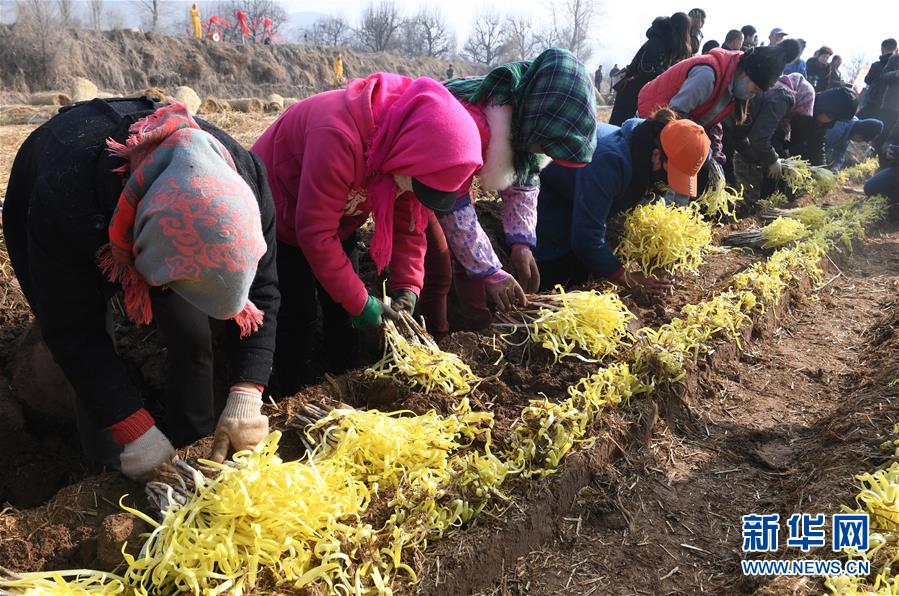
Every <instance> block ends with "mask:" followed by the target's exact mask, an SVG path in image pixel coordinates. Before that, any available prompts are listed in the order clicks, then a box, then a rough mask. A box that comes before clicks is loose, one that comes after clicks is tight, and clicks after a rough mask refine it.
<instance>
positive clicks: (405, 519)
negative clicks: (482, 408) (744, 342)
mask: <svg viewBox="0 0 899 596" xmlns="http://www.w3.org/2000/svg"><path fill="white" fill-rule="evenodd" d="M883 205H884V202H883V200H882V199H867V200H865V201H861V202H859V203H858V204H856V205H852V206H848V207H845V208H841V209H839V210H835V212H836V213H835V214H834V215H833V217H832V218H830V219H828V220H827V221H826V222H825V224H824V225H822V226H821V227H820V228H818V229H817V230H815V231H814V233H813V234H812V235H811V237H810V238H809V239H807V240H803V241H800V242H798V243H796V244H795V245H793V246H791V247H789V248H784V249H780V250H777V251H775V252H774V253H773V254H771V256H770V257H769V258H768V259H767V261H765V262H763V263H757V264H756V265H753V266H752V267H750V268H748V269H747V270H745V271H744V272H742V273H740V274H738V275H736V276H735V277H734V280H733V284H732V286H731V288H729V289H727V290H725V291H723V292H720V293H718V294H716V295H714V296H713V297H711V298H710V299H708V300H705V301H703V302H700V303H697V304H694V305H688V306H686V307H684V308H683V309H682V311H681V314H680V316H679V317H676V318H674V319H673V320H672V321H671V323H669V324H666V325H662V326H661V327H659V328H658V329H642V330H640V332H639V334H638V337H637V338H636V341H635V343H634V345H633V347H632V350H633V351H632V353H631V354H630V355H631V356H632V357H633V358H632V362H631V364H628V363H625V362H619V363H614V364H611V365H609V366H607V367H604V368H600V369H599V370H597V371H596V372H595V373H594V374H591V375H590V376H589V377H587V378H584V379H582V380H581V381H580V382H579V383H577V384H575V385H574V386H572V387H570V388H569V390H568V397H567V399H565V400H564V401H562V402H561V403H553V402H551V401H549V400H548V399H543V400H533V401H531V402H530V404H529V405H528V406H527V407H526V408H525V409H524V410H523V411H522V413H521V416H520V418H519V420H518V422H517V423H516V424H515V425H514V426H513V429H512V432H511V434H510V436H509V437H508V438H507V439H506V440H505V441H504V444H503V446H502V449H500V450H499V451H500V453H499V454H498V455H497V454H494V453H493V452H492V450H491V445H492V441H491V431H492V424H493V417H492V414H490V413H486V412H474V411H472V410H471V407H470V404H469V403H468V400H467V399H465V398H463V399H460V400H459V401H458V403H456V405H455V406H454V408H453V411H452V413H451V414H449V415H440V414H436V413H434V412H430V413H427V414H424V415H418V416H416V415H411V414H408V413H399V412H398V413H381V412H376V411H358V410H354V409H351V408H341V409H338V410H335V411H333V412H330V413H328V414H327V415H326V416H325V417H324V418H323V419H321V420H319V421H317V422H315V423H314V424H312V425H311V426H310V427H308V428H307V432H306V436H307V437H308V439H309V441H310V442H311V443H312V445H313V446H314V449H313V451H312V453H311V455H310V456H309V457H306V458H303V459H301V460H297V461H283V460H282V459H281V458H280V457H279V456H278V455H277V446H278V440H279V438H280V434H279V433H277V432H275V433H273V434H272V435H270V436H269V437H268V438H267V439H266V440H265V441H263V442H262V443H261V444H260V445H259V446H257V448H256V449H254V450H253V451H245V452H240V453H238V454H235V456H234V458H233V461H231V462H228V463H226V464H212V463H211V462H203V463H204V464H205V465H207V466H213V467H214V468H215V471H216V472H217V473H216V474H215V475H214V476H212V477H209V478H207V477H201V476H200V475H199V472H198V473H197V474H198V476H197V477H196V479H195V481H194V482H193V487H192V488H191V489H190V494H189V495H188V496H189V498H188V499H187V500H186V502H185V503H184V504H180V503H178V502H175V501H172V502H171V503H170V505H169V506H168V507H167V508H166V509H165V510H164V511H163V512H162V513H163V517H162V520H161V521H156V520H154V519H152V518H150V517H148V516H146V515H145V514H143V513H141V512H138V511H135V510H133V509H130V508H126V509H127V510H128V511H131V512H132V513H133V514H134V515H136V516H138V517H141V518H142V519H144V520H145V521H146V522H147V523H148V524H150V526H151V528H152V531H151V533H150V535H149V536H148V537H147V539H146V541H145V543H144V544H143V547H142V549H141V551H140V554H139V555H138V556H137V557H132V556H130V555H125V570H124V572H123V573H122V575H120V576H119V575H113V574H108V573H102V572H95V571H89V570H73V571H66V572H47V573H41V574H18V575H12V576H8V577H6V578H3V579H0V590H12V591H15V592H17V593H18V592H27V593H53V592H56V591H58V592H59V593H78V591H79V590H80V591H81V593H109V594H112V593H134V594H160V593H175V592H189V593H196V594H200V593H208V594H221V593H229V594H241V593H244V592H247V591H251V590H258V589H260V588H265V587H267V585H268V584H267V583H266V584H265V585H262V584H263V580H264V582H273V583H274V584H276V585H280V586H285V587H288V586H289V587H291V588H294V589H302V588H308V589H312V590H319V591H322V592H327V593H334V592H339V593H345V594H368V593H380V594H389V593H391V591H392V589H393V588H394V587H395V586H396V585H397V584H398V583H404V582H414V581H415V580H416V576H415V572H414V569H413V568H412V566H411V565H410V562H409V561H410V560H411V557H412V556H413V553H414V552H416V550H417V549H420V548H424V546H425V545H426V544H427V541H428V540H429V539H433V538H437V537H440V536H442V535H443V534H444V533H445V532H446V531H447V530H449V529H451V528H454V527H458V526H460V525H461V524H464V523H465V522H466V521H468V520H470V519H471V518H472V517H473V516H474V515H476V514H477V513H478V512H479V511H481V510H482V509H483V508H484V507H485V506H486V505H487V504H488V503H489V502H490V500H491V499H493V498H500V499H504V498H505V497H504V496H503V495H502V494H501V493H500V492H499V488H500V487H501V485H502V484H503V482H504V481H505V479H506V478H507V476H509V475H511V474H519V475H521V476H524V477H532V476H544V475H546V474H550V473H552V472H553V471H554V470H555V469H557V467H558V466H559V464H560V463H561V461H562V460H563V459H564V457H565V456H566V454H567V453H569V452H570V451H571V449H572V448H573V447H574V446H575V445H577V443H578V442H581V441H585V440H588V433H589V429H590V426H591V424H592V423H593V422H594V421H595V420H596V417H597V416H599V415H600V414H601V413H602V412H603V411H604V410H605V409H606V408H609V407H613V406H617V405H620V404H623V403H625V402H626V401H627V400H628V399H629V398H630V397H632V396H634V395H637V394H640V393H645V392H649V391H651V390H652V389H653V387H654V386H655V385H656V384H657V383H662V382H669V381H673V380H676V379H678V378H680V377H682V376H683V374H684V373H683V371H684V366H685V363H686V362H687V361H688V359H690V358H691V357H693V356H695V355H697V354H701V353H704V352H705V351H707V350H708V348H709V346H710V344H711V342H712V341H713V340H715V339H718V338H729V339H732V340H735V341H737V342H739V341H740V338H741V334H742V332H743V330H744V329H745V328H746V327H747V326H748V325H749V324H750V321H751V315H752V314H753V313H758V312H761V311H763V310H764V309H765V308H766V307H768V306H770V305H771V304H774V303H776V301H777V300H778V299H779V298H780V296H781V294H782V292H783V290H784V289H785V287H786V285H787V284H788V283H789V282H790V281H792V280H795V279H797V278H799V277H800V276H803V275H809V276H811V277H812V278H813V279H815V280H820V276H821V271H820V269H819V262H820V260H821V258H822V257H823V255H824V251H825V250H826V248H825V247H826V242H827V241H828V239H829V238H830V236H829V234H830V233H832V232H833V231H834V230H836V229H838V228H832V229H830V230H829V229H828V227H827V224H831V223H834V224H841V225H842V224H845V225H851V226H862V227H863V226H864V225H867V223H870V222H872V221H873V220H874V219H875V218H876V217H878V214H882V210H883ZM666 209H667V208H666ZM558 300H559V301H560V304H561V300H562V298H561V297H560V298H558ZM569 304H570V302H569ZM608 304H617V303H613V302H608ZM625 319H626V317H625ZM602 320H605V319H602ZM624 322H625V323H626V320H625V321H624ZM623 337H624V336H623V335H622V338H623ZM578 349H582V348H581V347H578ZM860 481H861V482H862V483H863V487H862V488H863V490H862V492H861V493H860V495H859V499H858V503H859V506H860V507H861V508H864V509H865V510H869V511H871V512H874V513H876V514H877V515H878V516H880V517H881V518H883V519H884V524H885V525H884V526H881V527H879V529H880V531H881V532H882V534H883V536H885V539H884V540H883V541H882V542H883V543H884V544H886V543H889V544H890V545H891V546H890V548H894V546H895V545H894V542H895V541H894V540H893V539H892V538H891V536H893V535H894V534H890V535H888V534H887V533H886V532H887V530H889V531H890V532H893V531H894V530H896V529H897V524H899V507H897V500H899V464H894V466H891V467H890V468H889V469H887V470H884V471H881V472H876V473H874V474H871V475H866V476H863V477H860ZM375 495H386V496H387V497H388V498H389V499H390V501H389V503H388V508H389V509H388V512H387V514H386V515H385V516H384V518H386V522H383V519H382V520H381V521H382V522H383V523H379V524H377V525H376V526H374V525H372V523H369V522H368V521H366V513H367V511H368V508H369V505H370V503H371V499H372V498H373V496H375ZM872 542H875V540H874V538H872ZM878 544H879V543H878ZM883 548H886V547H883ZM870 554H871V553H869V555H870ZM839 581H842V580H839ZM892 582H893V580H892V575H889V576H888V575H887V574H882V582H881V584H880V586H887V587H889V588H891V589H892V588H893V587H894V584H893V583H892ZM29 590H31V592H28V591H29Z"/></svg>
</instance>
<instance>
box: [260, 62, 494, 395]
mask: <svg viewBox="0 0 899 596" xmlns="http://www.w3.org/2000/svg"><path fill="white" fill-rule="evenodd" d="M253 152H254V153H256V154H257V155H258V156H259V157H260V158H262V161H263V162H265V164H266V168H267V170H268V172H269V176H270V179H271V186H272V194H273V196H274V198H275V205H276V208H277V214H278V215H277V219H278V277H279V279H280V282H281V292H282V297H283V302H282V308H281V311H280V314H279V321H278V342H277V343H278V350H277V353H276V355H275V369H276V370H275V372H276V379H277V380H278V381H279V382H280V391H281V392H283V393H294V392H296V390H297V388H298V387H299V385H300V383H302V382H307V381H310V380H311V378H310V377H311V374H310V371H309V370H308V367H306V366H305V360H306V359H307V358H308V357H309V356H310V354H311V350H312V349H313V348H314V347H315V346H314V344H315V339H314V332H315V327H316V323H317V320H318V313H317V310H318V308H319V306H320V307H321V309H322V312H323V315H324V317H323V321H322V323H323V325H322V326H323V335H324V344H325V357H326V358H327V359H328V360H329V361H330V365H331V368H330V369H329V370H332V371H339V370H341V369H346V368H349V367H351V366H354V365H356V364H357V360H358V353H359V336H358V333H357V332H356V331H355V329H354V326H355V327H357V328H366V327H367V328H376V327H378V326H379V325H380V324H381V317H382V315H387V316H391V315H392V314H393V313H392V312H391V311H390V309H389V308H388V307H386V306H385V305H384V303H383V302H381V300H380V299H378V298H376V297H375V296H376V295H380V294H381V290H380V288H373V289H372V290H373V294H375V295H370V294H369V291H368V290H367V289H366V286H365V284H364V283H363V281H362V280H361V279H360V278H359V275H357V273H356V271H355V269H357V264H356V263H357V258H356V230H357V229H358V228H359V227H360V226H362V225H363V224H364V223H365V222H366V221H367V220H368V218H369V216H371V218H372V220H373V222H374V233H373V235H372V237H371V243H370V244H371V256H372V258H373V260H374V263H375V266H376V268H377V271H378V272H379V273H380V272H381V271H382V270H383V269H384V268H385V267H387V266H388V265H389V266H390V280H389V281H390V292H391V295H392V296H393V299H394V300H393V306H394V307H395V308H398V309H404V310H407V311H409V312H411V311H412V310H413V309H414V308H415V303H416V301H417V299H418V294H419V292H420V291H421V286H422V281H423V278H424V256H425V248H426V246H427V243H426V240H425V227H426V225H427V222H428V215H429V213H430V210H432V209H435V210H446V209H449V208H451V207H452V205H453V202H454V201H455V198H456V196H457V195H458V194H459V193H464V192H466V191H467V189H468V185H469V183H470V181H471V177H472V175H473V174H474V173H475V171H476V170H477V169H478V168H480V167H481V139H480V136H479V135H478V128H477V126H476V125H475V123H474V121H473V120H472V119H471V116H470V115H469V114H468V112H467V111H466V110H465V108H463V107H462V104H460V103H459V102H457V101H456V100H455V99H454V98H453V96H452V95H451V94H450V92H449V91H447V90H446V88H444V87H443V86H442V85H441V84H440V83H438V82H436V81H433V80H431V79H427V78H420V79H417V80H413V79H410V78H408V77H402V76H399V75H395V74H387V73H376V74H373V75H371V76H369V77H367V78H365V79H355V80H353V81H351V82H350V84H349V85H348V87H347V88H346V89H340V90H335V91H328V92H326V93H320V94H318V95H314V96H312V97H310V98H308V99H304V100H303V101H301V102H298V103H296V104H294V105H293V106H291V107H290V108H289V109H288V110H286V111H285V112H284V113H283V114H282V115H281V117H280V118H278V120H276V121H275V122H274V124H272V125H271V126H270V127H269V128H268V130H266V131H265V132H264V133H263V135H262V137H260V138H259V140H258V141H257V142H256V144H255V145H254V146H253ZM351 323H352V325H351Z"/></svg>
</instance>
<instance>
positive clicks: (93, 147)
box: [3, 99, 280, 480]
mask: <svg viewBox="0 0 899 596" xmlns="http://www.w3.org/2000/svg"><path fill="white" fill-rule="evenodd" d="M274 215H275V214H274V203H273V201H272V198H271V194H270V192H269V190H268V185H267V182H266V177H265V169H264V167H263V166H262V164H261V162H260V161H259V159H258V158H256V157H254V156H252V155H251V154H250V153H249V152H248V151H246V150H244V149H243V148H241V147H240V145H239V144H238V143H237V142H236V141H234V140H233V139H232V138H230V137H229V136H228V135H227V134H225V133H224V132H222V131H221V130H219V129H217V128H215V127H213V126H211V125H209V124H207V123H205V122H202V121H197V120H194V118H192V117H191V116H190V114H189V113H188V111H187V108H186V107H185V106H184V105H183V104H181V103H173V104H171V105H160V104H156V103H154V102H151V101H149V100H147V99H139V100H133V99H129V100H106V101H104V100H99V99H96V100H93V101H91V102H88V103H82V104H76V105H74V106H73V107H71V108H70V109H63V110H62V111H61V113H60V114H58V115H57V116H55V117H54V118H52V119H51V120H49V121H48V122H47V123H45V124H44V125H43V126H41V127H40V128H38V129H37V130H35V131H34V132H33V133H32V134H31V135H30V136H29V137H28V139H27V140H26V141H25V143H24V144H23V145H22V147H21V148H20V150H19V153H18V155H17V156H16V160H15V163H14V164H13V169H12V173H11V176H10V180H9V187H8V191H7V195H6V202H5V204H4V209H3V223H4V229H3V231H4V235H5V237H6V242H7V245H8V248H9V253H10V257H11V260H12V264H13V268H14V270H15V273H16V277H17V278H18V280H19V283H20V284H21V286H22V289H23V291H24V293H25V296H26V298H27V299H28V302H29V304H30V305H31V308H32V310H33V311H34V314H35V317H36V319H37V321H38V322H39V324H40V326H41V330H42V333H43V336H44V340H45V341H46V343H47V346H48V347H49V348H50V351H51V353H52V354H53V357H54V359H55V360H56V361H57V363H58V364H59V365H60V367H61V368H62V370H63V372H64V373H65V375H66V377H67V378H68V380H69V382H70V383H71V384H72V386H73V387H74V389H75V393H76V395H77V402H78V403H77V404H76V413H77V414H76V419H77V424H78V429H79V434H80V435H81V439H82V442H83V443H84V447H85V453H86V455H87V458H88V459H89V460H90V463H91V464H92V467H93V468H95V469H96V468H98V467H99V466H100V465H107V466H111V467H116V468H119V469H121V471H122V472H123V473H124V474H125V475H126V476H128V477H130V478H133V479H138V480H145V479H147V478H149V477H151V476H152V475H153V472H154V470H156V469H157V468H158V467H159V466H160V465H162V464H164V463H166V462H167V461H169V459H170V458H171V457H172V455H173V453H174V448H175V447H181V446H184V445H186V444H188V443H191V442H193V441H195V440H196V439H198V438H200V437H204V436H206V435H208V434H210V433H212V432H213V431H214V433H215V441H214V446H213V450H212V453H211V457H212V458H213V459H216V460H218V461H221V460H223V459H224V458H225V456H226V455H227V452H228V449H229V447H230V448H233V449H235V450H241V449H247V448H252V447H254V446H255V445H256V444H257V443H258V442H259V441H260V440H261V439H263V438H264V437H265V436H266V435H267V433H268V419H267V418H266V417H265V416H264V415H263V414H262V413H261V407H262V390H263V385H264V384H265V383H266V382H267V380H268V378H269V375H270V373H271V364H272V356H273V352H274V347H275V341H274V338H275V320H276V316H277V311H278V305H279V301H280V295H279V293H278V289H277V275H276V268H275V225H274ZM119 290H122V291H123V294H124V304H125V310H126V312H127V314H128V316H129V318H131V319H132V320H133V321H135V322H136V323H140V324H149V323H150V322H155V323H156V325H157V326H158V328H159V331H160V333H161V335H162V338H163V340H164V342H165V344H166V347H167V356H166V371H165V374H166V378H165V419H164V420H161V421H160V426H161V427H162V429H164V431H165V432H163V430H160V428H158V427H157V425H156V421H155V420H154V419H153V417H152V416H151V414H150V413H149V412H148V411H147V410H146V409H144V407H143V403H142V401H141V397H140V394H139V392H138V389H137V388H136V387H135V386H134V385H133V384H132V382H131V381H130V379H129V378H128V374H127V372H126V369H125V365H124V363H123V362H122V360H121V359H120V358H119V356H118V354H117V352H116V345H115V341H114V338H113V336H112V333H111V315H110V313H111V310H110V300H111V299H112V298H113V296H114V295H115V294H116V293H117V292H118V291H119ZM211 324H215V325H216V326H218V325H222V326H223V328H222V329H221V330H220V331H221V333H222V334H223V335H224V341H225V342H226V346H227V351H228V358H229V362H230V370H229V374H230V383H231V389H230V394H229V395H228V398H227V402H226V405H225V408H224V411H223V412H222V414H221V415H220V416H219V418H218V421H217V422H216V419H215V412H214V405H213V404H214V402H215V399H214V395H213V353H212V329H211Z"/></svg>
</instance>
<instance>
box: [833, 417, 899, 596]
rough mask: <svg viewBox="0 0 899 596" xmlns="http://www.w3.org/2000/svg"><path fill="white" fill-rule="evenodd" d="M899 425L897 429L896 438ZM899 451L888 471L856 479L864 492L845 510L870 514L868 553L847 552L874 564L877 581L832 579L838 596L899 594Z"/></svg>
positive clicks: (892, 444)
mask: <svg viewBox="0 0 899 596" xmlns="http://www.w3.org/2000/svg"><path fill="white" fill-rule="evenodd" d="M897 433H899V424H897V425H894V426H893V435H896V434H897ZM896 445H899V440H893V441H887V442H886V443H884V444H883V445H881V447H882V448H889V447H895V446H896ZM897 457H899V448H894V453H893V458H894V461H893V462H892V463H891V464H890V465H889V466H887V467H886V468H883V469H880V470H876V471H874V472H871V473H868V472H865V473H861V474H858V475H856V477H855V479H856V480H857V481H858V483H859V487H860V489H861V490H860V491H859V493H858V494H857V495H856V497H855V502H856V507H854V508H852V507H846V506H845V505H844V506H843V507H842V510H843V512H845V513H867V514H868V520H869V522H868V523H869V527H868V550H867V551H864V552H859V551H857V550H855V549H844V551H843V552H844V554H845V555H846V556H847V558H849V559H853V560H865V561H869V562H870V564H871V571H872V575H873V579H872V580H869V578H866V577H863V576H849V575H841V576H838V577H828V578H827V580H825V582H824V585H825V587H827V588H828V589H829V590H830V591H831V592H833V593H834V594H896V593H897V592H899V570H897V569H896V568H895V567H894V565H896V563H899V462H897V461H895V458H897Z"/></svg>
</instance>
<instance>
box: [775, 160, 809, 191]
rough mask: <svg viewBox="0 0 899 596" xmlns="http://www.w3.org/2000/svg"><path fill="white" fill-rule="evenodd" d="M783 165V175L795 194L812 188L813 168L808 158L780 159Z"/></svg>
mask: <svg viewBox="0 0 899 596" xmlns="http://www.w3.org/2000/svg"><path fill="white" fill-rule="evenodd" d="M780 163H781V165H782V166H783V177H784V180H785V181H786V183H787V186H789V187H790V190H791V191H792V192H793V193H794V194H797V195H798V194H802V193H804V192H808V191H810V190H811V189H812V186H813V184H814V182H813V180H812V169H811V166H810V165H809V162H808V160H805V159H802V158H800V157H788V158H786V159H782V160H780Z"/></svg>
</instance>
